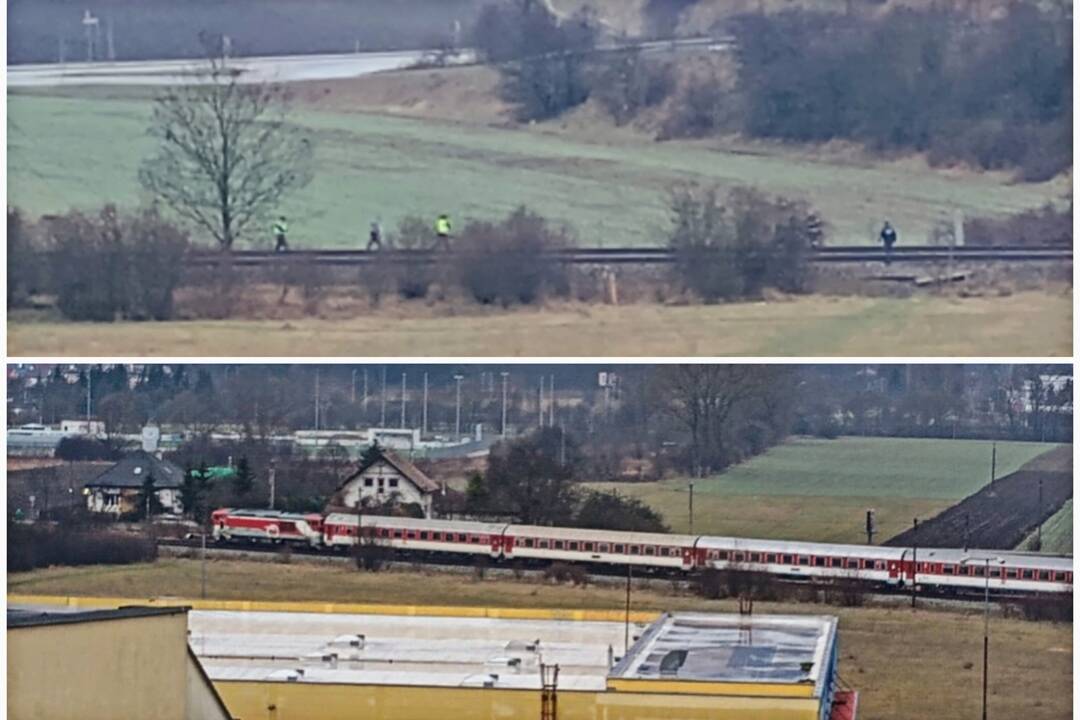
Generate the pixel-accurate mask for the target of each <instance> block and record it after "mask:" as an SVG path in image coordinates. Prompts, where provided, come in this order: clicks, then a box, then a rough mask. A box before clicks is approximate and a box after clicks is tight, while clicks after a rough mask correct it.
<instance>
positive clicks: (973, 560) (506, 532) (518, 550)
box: [211, 508, 1073, 595]
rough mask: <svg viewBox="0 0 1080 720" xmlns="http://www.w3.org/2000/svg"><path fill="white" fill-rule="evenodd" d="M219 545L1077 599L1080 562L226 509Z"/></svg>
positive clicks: (217, 533)
mask: <svg viewBox="0 0 1080 720" xmlns="http://www.w3.org/2000/svg"><path fill="white" fill-rule="evenodd" d="M211 517H212V522H213V524H214V528H213V537H214V539H215V540H218V541H229V540H234V539H246V540H249V541H256V542H257V541H272V542H277V543H282V542H289V543H303V544H306V545H310V546H311V547H315V548H323V549H327V550H347V549H349V548H351V547H353V546H355V545H356V544H357V543H359V542H370V543H373V544H376V545H380V546H385V547H389V548H392V549H394V550H395V551H396V552H399V553H401V554H408V555H413V556H428V557H434V558H440V559H445V560H454V559H470V558H476V557H486V558H488V559H490V560H493V561H496V562H501V561H521V562H525V563H529V564H546V563H551V562H570V563H579V564H586V565H592V566H597V567H625V566H627V565H630V566H633V567H636V568H639V569H640V570H641V571H643V572H673V571H675V572H691V571H695V570H701V569H706V568H711V569H716V570H736V569H737V570H746V571H753V572H763V573H768V574H771V575H776V576H779V577H783V578H786V579H795V580H799V579H802V580H810V579H818V580H841V579H848V580H851V579H853V580H858V581H860V582H865V583H867V584H871V585H874V586H877V587H881V588H888V587H891V588H897V587H902V586H905V585H908V584H909V583H912V582H914V583H917V584H918V585H919V586H921V587H928V588H931V589H936V590H938V591H941V592H944V593H948V592H960V591H973V590H981V589H983V588H985V587H986V586H987V573H989V588H990V589H991V590H992V591H994V593H995V594H998V595H1001V594H1010V593H1016V594H1025V593H1071V592H1072V580H1073V577H1072V576H1073V568H1072V558H1071V557H1062V556H1052V555H1040V554H1034V553H1018V552H1011V551H1000V552H999V551H991V550H974V549H973V550H967V551H965V550H956V549H944V548H910V547H908V548H900V547H884V546H869V545H840V544H828V543H807V542H788V541H782V540H753V539H747V538H728V537H713V536H708V535H669V534H662V533H637V532H618V531H609V530H588V529H581V528H566V527H539V526H532V525H515V524H508V523H483V522H470V521H451V520H426V519H415V518H399V517H382V516H375V515H360V516H358V515H354V514H351V513H330V514H329V515H326V516H325V517H323V516H320V515H317V514H290V513H281V512H276V511H271V510H234V509H229V508H223V509H221V510H216V511H214V513H213V514H212V516H211Z"/></svg>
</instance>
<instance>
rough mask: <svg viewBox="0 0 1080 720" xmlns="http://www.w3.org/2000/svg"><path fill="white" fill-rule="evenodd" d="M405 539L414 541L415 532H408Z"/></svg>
mask: <svg viewBox="0 0 1080 720" xmlns="http://www.w3.org/2000/svg"><path fill="white" fill-rule="evenodd" d="M406 538H407V539H409V540H415V539H416V531H415V530H409V533H408V535H406Z"/></svg>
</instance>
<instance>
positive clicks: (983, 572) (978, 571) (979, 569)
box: [971, 565, 986, 577]
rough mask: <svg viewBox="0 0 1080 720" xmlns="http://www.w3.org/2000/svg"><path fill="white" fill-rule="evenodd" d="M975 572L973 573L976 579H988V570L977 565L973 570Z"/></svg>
mask: <svg viewBox="0 0 1080 720" xmlns="http://www.w3.org/2000/svg"><path fill="white" fill-rule="evenodd" d="M971 569H972V570H974V571H975V572H974V573H972V574H973V575H974V576H975V577H986V568H985V567H984V566H982V565H975V566H974V567H972V568H971Z"/></svg>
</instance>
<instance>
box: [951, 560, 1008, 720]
mask: <svg viewBox="0 0 1080 720" xmlns="http://www.w3.org/2000/svg"><path fill="white" fill-rule="evenodd" d="M979 562H983V563H985V566H984V573H985V574H984V583H983V588H984V589H983V678H982V680H983V681H982V720H986V695H987V692H986V691H987V687H988V683H989V668H990V563H996V564H998V565H1003V564H1004V563H1005V561H1004V560H1003V559H1002V558H1000V557H996V556H994V557H992V556H987V557H985V558H982V559H981V560H980V559H979V558H965V559H964V560H962V561H960V564H961V565H971V564H975V563H979Z"/></svg>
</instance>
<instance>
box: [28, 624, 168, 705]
mask: <svg viewBox="0 0 1080 720" xmlns="http://www.w3.org/2000/svg"><path fill="white" fill-rule="evenodd" d="M7 643H8V647H7V651H8V657H7V692H8V695H7V711H8V717H9V718H11V719H12V720H42V719H45V718H47V719H48V720H69V719H70V720H184V716H185V710H186V707H187V702H186V694H187V662H188V658H187V617H186V615H185V614H184V613H177V614H175V615H160V616H154V617H143V618H126V619H122V620H107V621H99V622H83V623H71V624H63V625H38V626H35V627H25V628H9V629H8V632H7Z"/></svg>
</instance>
